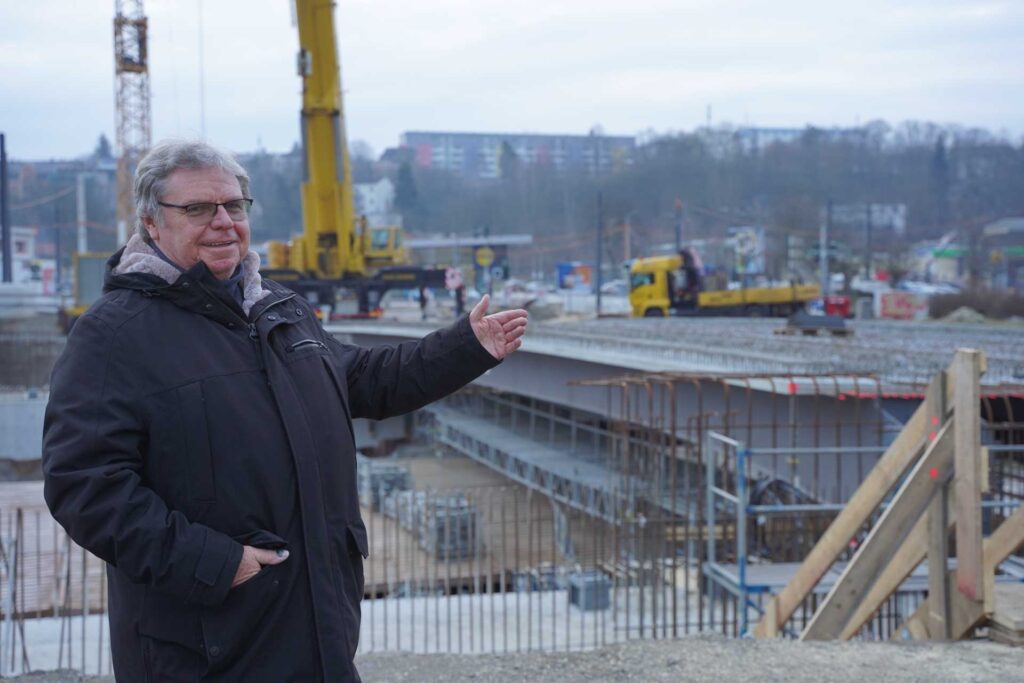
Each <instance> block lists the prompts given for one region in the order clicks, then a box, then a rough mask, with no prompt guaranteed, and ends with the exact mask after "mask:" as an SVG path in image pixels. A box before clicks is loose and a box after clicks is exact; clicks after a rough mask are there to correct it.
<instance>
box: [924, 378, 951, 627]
mask: <svg viewBox="0 0 1024 683" xmlns="http://www.w3.org/2000/svg"><path fill="white" fill-rule="evenodd" d="M942 376H943V377H945V373H943V375H942ZM945 397H946V396H945V387H935V386H932V387H929V389H928V396H927V397H926V403H927V405H928V423H929V425H930V427H931V428H930V429H929V432H928V439H929V440H934V439H935V438H936V432H937V430H938V425H940V424H942V420H943V418H944V417H945V415H946V401H945ZM954 457H955V456H954ZM949 488H950V487H948V486H945V487H943V488H942V490H941V491H939V494H938V495H937V496H935V498H934V499H932V502H931V504H930V505H929V506H928V514H927V515H926V523H927V527H928V529H927V534H928V594H929V595H933V596H935V599H934V600H931V601H930V605H929V610H928V632H929V633H930V634H931V635H932V637H933V638H934V637H938V636H939V634H942V637H943V638H948V637H949V576H948V570H947V568H946V558H948V557H949V520H948V519H947V517H946V508H947V499H948V498H949V496H948V495H946V491H947V490H949Z"/></svg>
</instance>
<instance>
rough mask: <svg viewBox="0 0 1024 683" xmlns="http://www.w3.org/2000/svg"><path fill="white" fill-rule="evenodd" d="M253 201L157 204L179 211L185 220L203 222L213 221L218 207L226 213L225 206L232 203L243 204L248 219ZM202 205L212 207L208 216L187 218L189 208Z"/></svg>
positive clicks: (235, 200) (240, 198) (159, 202)
mask: <svg viewBox="0 0 1024 683" xmlns="http://www.w3.org/2000/svg"><path fill="white" fill-rule="evenodd" d="M253 201H255V200H253V198H252V197H239V198H237V199H229V200H228V201H226V202H192V203H191V204H168V203H167V202H161V201H157V204H159V205H160V206H163V207H165V208H168V209H178V210H179V211H181V214H182V215H183V216H185V217H186V218H190V219H191V218H199V219H203V220H213V219H214V218H215V217H216V216H217V209H219V208H220V207H222V206H223V207H224V211H226V212H227V211H228V207H227V205H228V204H232V203H234V202H244V203H245V204H246V207H245V217H246V218H248V217H249V210H250V209H252V204H253ZM204 204H208V205H210V206H212V207H213V212H212V213H210V214H208V215H203V216H188V215H187V214H188V210H189V209H190V208H192V207H193V206H202V205H204ZM228 218H231V213H230V212H228ZM231 220H238V219H235V218H231Z"/></svg>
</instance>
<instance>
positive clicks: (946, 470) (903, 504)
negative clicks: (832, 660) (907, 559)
mask: <svg viewBox="0 0 1024 683" xmlns="http://www.w3.org/2000/svg"><path fill="white" fill-rule="evenodd" d="M953 440H954V434H953V425H952V424H951V423H950V422H947V423H946V424H945V425H944V426H943V427H942V429H941V430H940V431H939V433H938V434H937V436H936V439H935V440H934V441H932V442H931V444H930V445H929V446H928V449H927V450H926V451H925V454H924V456H923V457H922V458H921V459H920V460H919V461H918V462H917V465H916V466H915V467H914V469H913V470H912V471H911V472H910V474H909V475H908V476H907V479H906V481H905V482H904V483H903V486H901V487H900V489H899V491H897V492H896V495H895V496H894V497H893V499H892V502H891V504H890V505H889V507H888V509H886V511H885V512H884V513H883V514H882V517H881V518H880V519H879V520H878V523H877V524H875V526H874V528H872V530H871V533H870V534H869V535H868V537H867V538H866V539H865V540H864V543H863V544H862V545H861V547H860V549H859V550H858V551H857V554H856V555H854V557H853V560H851V561H850V563H849V564H848V565H847V566H846V569H845V570H844V571H843V573H842V575H840V577H839V579H838V580H837V581H836V584H835V585H834V586H833V587H832V590H831V591H829V594H828V596H826V598H825V600H824V602H823V603H822V604H821V605H820V606H819V608H818V611H817V612H816V613H815V614H814V617H813V618H812V619H811V622H810V623H809V624H808V625H807V627H806V628H805V629H804V632H803V633H802V634H801V635H800V639H801V640H832V639H834V638H837V637H838V636H839V634H840V632H841V631H842V629H843V627H844V626H846V624H847V622H848V621H849V620H850V617H852V616H853V614H854V612H855V611H856V609H857V606H858V605H859V604H860V602H861V598H862V597H863V596H864V595H865V594H866V593H868V592H869V591H870V589H871V586H872V585H873V584H874V582H875V580H876V579H877V578H878V576H879V574H881V573H882V572H883V571H884V570H885V567H886V566H887V565H888V563H889V561H890V560H891V559H892V554H893V552H894V549H896V548H898V547H899V545H900V544H901V543H902V542H903V540H904V539H905V538H906V537H907V535H908V534H909V533H910V531H911V529H912V528H913V527H914V525H915V524H916V523H917V521H918V519H920V518H921V517H922V516H923V515H924V512H925V510H927V508H928V505H929V503H931V500H932V498H933V497H934V496H935V493H936V492H937V491H938V490H939V489H941V488H942V486H944V485H945V483H946V482H947V481H948V480H949V477H950V475H951V474H952V466H953Z"/></svg>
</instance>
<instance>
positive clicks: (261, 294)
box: [103, 234, 271, 315]
mask: <svg viewBox="0 0 1024 683" xmlns="http://www.w3.org/2000/svg"><path fill="white" fill-rule="evenodd" d="M259 269H260V257H259V254H257V253H256V252H255V251H252V250H250V251H249V253H247V254H246V255H245V258H243V259H242V273H243V277H242V310H243V311H244V312H245V314H246V315H249V311H250V310H251V309H252V307H253V305H254V304H256V302H258V301H261V300H262V299H264V298H266V297H268V296H270V294H271V290H270V289H268V288H267V287H265V286H264V284H263V279H262V278H261V277H260V272H259ZM181 278H186V280H187V279H189V278H191V279H193V280H198V281H200V282H202V281H204V280H209V279H211V278H213V274H212V273H211V272H210V270H209V268H207V267H206V264H205V263H203V262H202V261H200V262H199V263H196V264H195V265H194V266H192V267H191V268H189V269H188V270H182V269H181V268H179V267H178V266H175V265H174V264H172V263H170V262H168V261H166V260H164V259H162V258H160V256H159V255H158V254H157V253H156V251H154V250H153V248H152V247H151V246H149V245H148V244H146V242H145V241H144V240H143V239H142V237H141V236H140V235H138V234H135V235H132V237H131V239H129V240H128V243H127V244H126V245H125V246H124V247H123V248H122V249H121V250H120V251H118V252H117V253H116V254H114V255H113V256H111V257H110V260H108V261H107V274H106V278H105V280H104V287H103V289H104V290H105V291H109V290H111V289H137V290H142V291H148V292H150V293H155V292H156V291H159V290H166V289H168V288H169V287H172V286H173V285H175V284H176V283H177V282H178V280H179V279H181Z"/></svg>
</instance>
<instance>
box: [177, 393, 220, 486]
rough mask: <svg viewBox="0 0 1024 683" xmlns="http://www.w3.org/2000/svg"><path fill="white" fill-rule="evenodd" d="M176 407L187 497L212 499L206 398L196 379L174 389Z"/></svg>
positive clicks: (211, 462) (212, 479) (212, 480)
mask: <svg viewBox="0 0 1024 683" xmlns="http://www.w3.org/2000/svg"><path fill="white" fill-rule="evenodd" d="M177 394H178V407H179V409H180V410H181V421H182V427H183V428H184V429H183V432H184V434H183V435H184V439H185V466H186V467H187V469H188V486H189V498H190V499H191V500H192V501H193V502H195V503H212V502H214V501H215V500H216V497H217V496H216V489H215V486H214V478H213V457H212V454H211V452H210V432H209V427H208V425H207V423H206V399H205V398H204V397H203V387H202V384H201V383H200V382H193V383H192V384H186V385H185V386H183V387H179V388H178V389H177Z"/></svg>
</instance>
